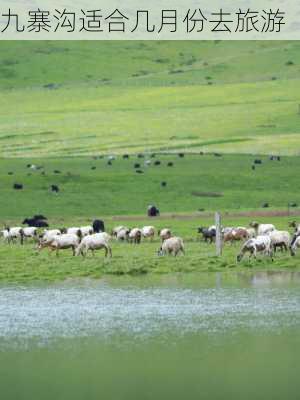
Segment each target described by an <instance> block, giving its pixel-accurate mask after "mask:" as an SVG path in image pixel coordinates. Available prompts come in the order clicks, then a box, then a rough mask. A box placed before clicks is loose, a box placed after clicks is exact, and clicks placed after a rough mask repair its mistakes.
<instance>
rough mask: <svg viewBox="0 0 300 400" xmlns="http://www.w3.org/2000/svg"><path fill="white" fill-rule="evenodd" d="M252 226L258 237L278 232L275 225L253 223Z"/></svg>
mask: <svg viewBox="0 0 300 400" xmlns="http://www.w3.org/2000/svg"><path fill="white" fill-rule="evenodd" d="M250 226H251V227H252V228H254V229H255V233H256V236H261V235H267V234H268V233H269V232H272V231H275V230H276V229H275V226H274V225H273V224H259V223H258V222H251V223H250Z"/></svg>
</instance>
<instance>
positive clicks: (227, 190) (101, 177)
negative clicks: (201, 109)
mask: <svg viewBox="0 0 300 400" xmlns="http://www.w3.org/2000/svg"><path fill="white" fill-rule="evenodd" d="M254 159H255V157H253V156H244V155H224V156H223V157H215V156H214V155H203V156H201V155H186V156H185V157H184V158H180V157H178V155H177V154H176V155H173V156H161V155H160V156H158V155H157V156H156V157H155V158H151V159H150V160H151V161H152V165H151V166H149V167H145V166H144V163H145V160H147V158H137V157H130V158H129V159H123V158H121V157H119V158H117V159H116V160H115V161H113V162H112V165H111V166H110V165H107V159H106V158H103V159H98V160H93V159H92V158H87V157H81V158H75V157H74V158H63V159H60V158H58V159H46V158H45V159H32V160H31V161H32V162H34V163H35V164H36V165H41V166H43V167H44V171H45V175H42V174H41V171H32V170H30V169H28V168H27V167H26V165H27V163H28V160H26V159H6V160H1V161H0V168H1V169H0V195H1V200H2V204H4V205H5V206H4V207H0V224H1V223H2V224H3V223H4V222H9V221H10V220H13V221H15V222H16V221H19V223H20V220H22V219H23V218H24V217H25V216H30V215H33V214H37V213H43V214H46V215H47V216H48V217H49V218H56V219H59V218H61V219H62V223H63V218H69V219H70V218H78V217H83V218H86V217H89V218H94V217H97V216H98V217H104V216H109V215H111V216H113V215H115V216H116V215H137V214H139V215H145V214H146V209H147V206H148V205H149V204H156V205H157V206H158V207H159V208H160V210H161V212H162V213H179V212H180V213H196V212H197V211H198V210H199V209H204V210H205V211H215V210H222V211H227V210H229V211H230V210H247V209H248V210H251V209H253V210H257V209H259V210H262V208H261V207H262V205H263V204H264V203H266V202H268V203H269V205H270V209H271V210H276V209H284V210H286V209H287V205H288V203H292V202H296V203H298V204H299V205H300V192H299V190H298V175H297V174H296V171H298V170H299V168H300V159H299V158H298V157H283V158H282V159H281V161H280V162H278V161H270V160H269V158H268V157H262V158H261V159H262V161H263V163H262V165H258V166H256V169H255V171H253V170H252V169H251V165H252V164H253V161H254ZM156 160H160V161H161V165H158V166H155V165H154V162H155V161H156ZM170 161H172V162H173V167H168V166H167V164H168V162H170ZM135 163H139V164H140V165H141V170H143V171H144V174H137V173H136V172H135V169H134V164H135ZM92 167H96V169H95V170H92V169H91V168H92ZM55 170H58V171H60V172H61V173H60V174H55V173H54V171H55ZM8 173H13V175H8ZM28 174H29V175H28ZM163 181H165V182H166V183H167V186H166V187H162V186H161V183H162V182H163ZM14 183H22V184H23V185H24V188H23V190H21V191H16V190H14V189H13V184H14ZM51 184H57V185H58V186H59V188H60V193H59V195H55V194H53V193H51V192H50V190H49V187H50V185H51ZM211 192H213V193H216V194H218V195H219V197H209V193H211ZM198 194H200V196H199V195H198ZM207 195H208V197H207Z"/></svg>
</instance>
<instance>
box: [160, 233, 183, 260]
mask: <svg viewBox="0 0 300 400" xmlns="http://www.w3.org/2000/svg"><path fill="white" fill-rule="evenodd" d="M179 252H182V254H185V252H184V244H183V240H182V239H181V238H180V237H176V236H174V237H171V238H169V239H166V240H165V241H164V242H163V244H162V245H161V247H160V249H159V251H158V254H159V255H161V256H163V255H166V254H168V255H171V254H172V255H173V256H174V257H176V256H177V255H178V254H179Z"/></svg>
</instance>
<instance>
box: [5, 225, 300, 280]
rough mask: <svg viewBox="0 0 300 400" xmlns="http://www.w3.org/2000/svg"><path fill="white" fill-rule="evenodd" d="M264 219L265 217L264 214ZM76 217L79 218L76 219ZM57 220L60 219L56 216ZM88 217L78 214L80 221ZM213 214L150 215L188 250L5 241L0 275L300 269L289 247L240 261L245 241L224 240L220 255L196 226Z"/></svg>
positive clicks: (152, 245) (38, 277)
mask: <svg viewBox="0 0 300 400" xmlns="http://www.w3.org/2000/svg"><path fill="white" fill-rule="evenodd" d="M264 220H265V219H264ZM288 220H289V218H287V217H285V218H284V217H273V218H272V222H273V223H274V224H275V225H276V227H278V229H287V224H288ZM73 221H74V220H73ZM55 222H57V224H58V221H55ZM76 222H77V223H78V224H80V223H84V222H87V220H84V219H79V220H75V223H76ZM211 222H212V220H211V219H208V218H202V219H201V220H200V219H199V220H198V219H195V220H190V219H188V220H186V219H176V218H172V219H170V220H168V219H161V220H160V219H157V220H151V223H153V224H154V225H155V226H156V227H157V228H161V227H166V226H168V227H170V228H171V229H172V231H173V232H174V234H176V235H179V236H181V237H183V238H184V241H185V247H186V254H185V256H179V257H177V258H174V257H159V256H158V255H157V250H158V249H159V246H160V242H159V240H158V238H156V239H155V241H154V242H153V243H149V242H147V241H143V242H142V244H141V245H132V244H128V243H118V242H116V241H112V243H111V244H112V251H113V257H112V258H111V259H104V253H103V252H100V251H99V252H96V256H95V257H92V256H91V255H90V256H88V257H87V258H85V259H83V258H82V257H73V256H72V255H71V250H64V251H61V253H60V255H59V256H58V257H56V256H55V254H48V250H46V249H45V250H43V251H42V252H40V253H39V252H38V251H37V250H36V249H35V246H34V244H33V243H27V244H26V245H24V246H20V245H18V244H16V245H10V246H9V245H5V244H1V245H0V258H1V260H2V262H1V267H0V280H1V281H5V282H30V281H33V280H40V281H53V280H62V279H67V278H78V277H90V278H100V277H101V276H104V275H107V274H108V275H127V274H128V275H140V274H146V273H147V274H154V275H157V274H166V273H188V272H199V273H201V272H209V271H220V272H224V273H226V272H230V271H245V270H284V269H295V270H298V269H299V265H300V264H299V255H298V256H296V257H293V258H292V257H291V256H290V255H289V254H288V253H284V254H282V253H277V255H276V257H275V260H274V262H271V261H270V259H268V258H261V257H260V258H259V259H258V260H256V261H255V260H252V261H249V260H247V259H245V260H244V261H243V262H241V263H239V264H238V263H237V262H236V255H237V253H238V251H239V249H240V246H241V245H240V244H235V245H232V246H231V245H228V244H226V246H224V249H223V255H222V257H220V258H217V257H215V246H214V244H212V245H209V244H206V243H204V242H202V241H199V238H198V237H197V226H199V225H201V224H204V225H208V224H209V223H211ZM223 222H224V224H226V225H227V226H228V225H246V224H248V223H249V218H224V221H223ZM119 223H120V224H123V223H124V224H127V225H128V220H119V221H113V220H111V219H109V220H107V230H110V229H111V228H112V227H113V226H116V225H117V224H119ZM130 223H131V225H130V226H143V225H144V224H149V220H140V219H139V220H134V219H133V220H131V222H130Z"/></svg>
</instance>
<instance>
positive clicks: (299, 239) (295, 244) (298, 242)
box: [290, 236, 300, 256]
mask: <svg viewBox="0 0 300 400" xmlns="http://www.w3.org/2000/svg"><path fill="white" fill-rule="evenodd" d="M299 247H300V236H297V237H296V238H295V240H294V242H293V243H291V246H290V251H291V256H295V255H296V250H297V249H298V248H299Z"/></svg>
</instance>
